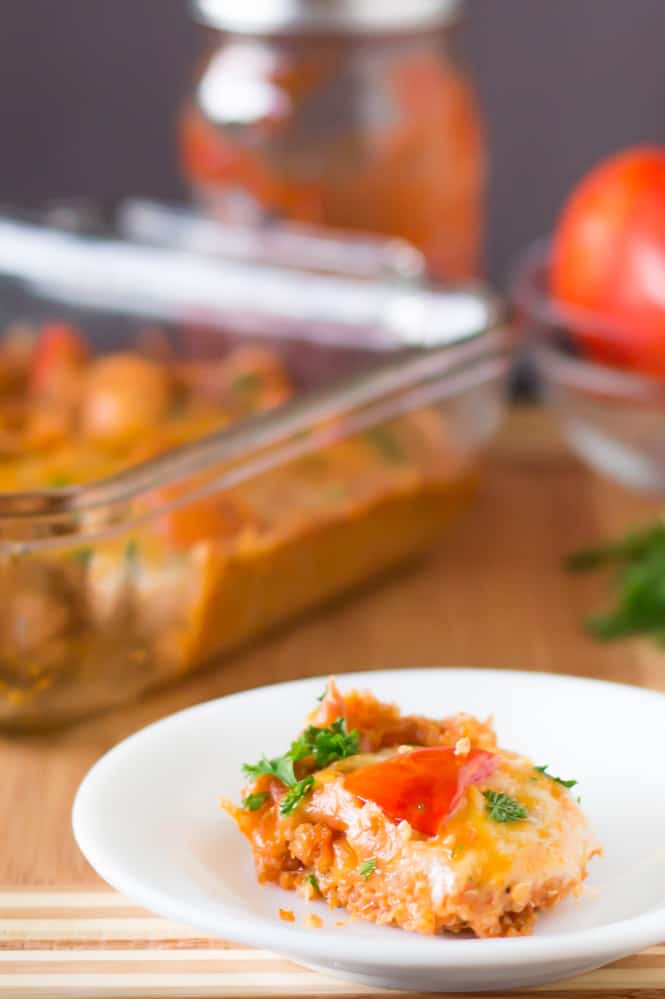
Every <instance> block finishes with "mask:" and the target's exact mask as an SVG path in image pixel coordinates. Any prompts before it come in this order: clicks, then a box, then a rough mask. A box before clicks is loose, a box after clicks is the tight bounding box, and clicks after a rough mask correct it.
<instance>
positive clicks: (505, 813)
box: [483, 791, 527, 822]
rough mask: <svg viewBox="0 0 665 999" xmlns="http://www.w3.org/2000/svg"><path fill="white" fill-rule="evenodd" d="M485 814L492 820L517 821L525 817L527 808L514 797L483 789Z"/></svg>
mask: <svg viewBox="0 0 665 999" xmlns="http://www.w3.org/2000/svg"><path fill="white" fill-rule="evenodd" d="M483 797H484V798H485V807H486V809H487V815H488V817H489V818H490V819H491V820H492V821H493V822H519V821H520V820H521V819H525V818H526V817H527V810H526V808H525V807H524V805H521V804H520V803H519V801H516V800H515V798H511V797H510V795H508V794H502V793H501V792H500V791H483Z"/></svg>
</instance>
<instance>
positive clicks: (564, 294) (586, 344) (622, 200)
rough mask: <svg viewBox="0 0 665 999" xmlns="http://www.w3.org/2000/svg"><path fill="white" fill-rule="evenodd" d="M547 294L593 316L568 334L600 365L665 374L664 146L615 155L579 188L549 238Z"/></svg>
mask: <svg viewBox="0 0 665 999" xmlns="http://www.w3.org/2000/svg"><path fill="white" fill-rule="evenodd" d="M550 282H551V292H552V295H553V296H554V298H555V299H557V300H558V301H560V302H561V303H563V304H564V305H567V306H573V307H576V308H579V309H584V310H588V311H589V312H593V313H597V314H598V316H599V317H601V318H602V321H601V322H599V325H598V327H596V328H594V327H593V325H592V324H588V323H586V322H584V328H583V329H577V330H573V331H572V332H573V333H574V334H575V335H576V336H577V338H578V339H579V341H580V343H581V345H582V347H583V349H584V350H585V352H586V353H588V354H590V355H591V356H592V357H594V358H595V359H597V360H599V361H602V362H604V363H608V364H613V365H619V366H621V367H626V368H631V369H633V370H637V371H642V372H645V373H648V374H652V375H659V376H664V377H665V149H659V148H650V147H644V148H638V149H631V150H628V151H626V152H623V153H620V154H619V155H617V156H613V157H611V158H610V159H608V160H607V161H606V162H605V163H602V164H601V165H600V166H599V167H597V168H596V169H595V170H592V171H591V173H590V174H589V175H588V176H587V177H586V178H585V179H584V180H583V181H582V182H581V183H580V184H579V186H578V187H577V188H576V189H575V190H574V191H573V193H572V195H571V196H570V198H569V200H568V202H567V204H566V205H565V206H564V209H563V212H562V215H561V218H560V220H559V224H558V227H557V230H556V233H555V238H554V245H553V253H552V266H551V276H550Z"/></svg>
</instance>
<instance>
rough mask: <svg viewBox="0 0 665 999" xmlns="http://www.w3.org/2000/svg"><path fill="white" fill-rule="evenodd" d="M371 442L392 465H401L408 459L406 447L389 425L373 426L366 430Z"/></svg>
mask: <svg viewBox="0 0 665 999" xmlns="http://www.w3.org/2000/svg"><path fill="white" fill-rule="evenodd" d="M365 437H366V439H367V440H368V441H369V443H370V444H371V445H372V446H373V447H375V448H376V449H377V451H380V452H381V454H382V455H383V457H384V458H385V459H386V461H387V462H388V463H389V464H391V465H399V464H401V463H402V462H403V461H405V459H406V455H405V453H404V448H403V447H402V445H401V444H400V442H399V441H398V440H397V438H396V437H395V435H394V434H393V433H392V432H391V431H390V430H389V429H388V427H384V426H380V427H372V428H371V429H370V430H366V431H365Z"/></svg>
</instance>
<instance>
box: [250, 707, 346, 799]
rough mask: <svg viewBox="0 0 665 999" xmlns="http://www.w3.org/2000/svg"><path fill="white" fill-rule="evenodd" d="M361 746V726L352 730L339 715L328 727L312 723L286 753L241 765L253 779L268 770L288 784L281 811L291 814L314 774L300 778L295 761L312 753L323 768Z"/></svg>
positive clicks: (309, 789)
mask: <svg viewBox="0 0 665 999" xmlns="http://www.w3.org/2000/svg"><path fill="white" fill-rule="evenodd" d="M359 749H360V734H359V732H358V730H357V729H353V730H352V731H351V732H349V731H348V729H347V727H346V720H345V719H344V718H338V719H337V720H336V721H334V722H333V723H332V725H329V726H328V727H327V728H317V727H316V726H315V725H310V726H309V727H308V728H306V729H305V731H304V732H303V733H302V735H300V736H298V738H297V739H295V740H294V742H292V743H291V747H290V749H289V750H288V752H287V753H284V755H283V756H275V757H274V758H273V759H270V760H269V759H268V758H267V757H265V756H262V757H261V759H260V760H259V762H258V763H244V764H243V768H242V769H243V772H244V773H245V774H246V776H247V777H249V778H250V779H252V780H256V778H257V777H260V776H261V775H262V774H267V775H268V776H270V777H275V778H276V779H277V780H279V781H281V782H282V784H286V786H287V787H288V789H289V790H288V791H287V793H286V794H285V795H284V797H283V798H282V800H281V802H280V808H279V810H280V813H281V814H282V815H291V813H292V812H293V811H294V810H295V809H296V808H297V806H298V805H299V804H300V803H301V801H302V800H303V798H305V796H306V795H307V794H309V792H310V791H311V790H312V787H313V786H314V777H313V776H312V775H311V774H309V775H308V776H306V777H303V778H302V779H300V780H299V779H298V778H297V777H296V773H295V769H294V765H295V764H296V763H298V762H299V761H300V760H304V759H309V758H310V757H311V759H312V763H313V765H314V768H315V769H316V770H322V769H323V768H324V767H327V766H330V764H331V763H334V762H335V761H336V760H343V759H346V757H347V756H355V754H356V753H357V752H358V751H359ZM250 798H252V795H248V797H247V798H246V799H245V801H247V800H249V799H250ZM256 807H257V808H258V807H260V806H259V805H257V806H256ZM251 810H252V809H250V811H251Z"/></svg>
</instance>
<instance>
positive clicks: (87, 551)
mask: <svg viewBox="0 0 665 999" xmlns="http://www.w3.org/2000/svg"><path fill="white" fill-rule="evenodd" d="M93 555H94V551H93V549H92V548H90V547H85V548H76V549H75V550H74V551H73V552H72V558H73V559H74V561H75V562H79V563H80V564H81V565H83V566H86V565H89V564H90V562H91V560H92V556H93Z"/></svg>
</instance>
